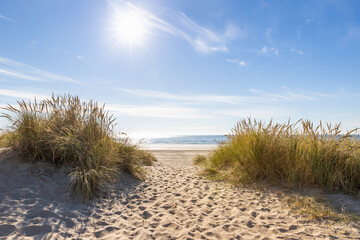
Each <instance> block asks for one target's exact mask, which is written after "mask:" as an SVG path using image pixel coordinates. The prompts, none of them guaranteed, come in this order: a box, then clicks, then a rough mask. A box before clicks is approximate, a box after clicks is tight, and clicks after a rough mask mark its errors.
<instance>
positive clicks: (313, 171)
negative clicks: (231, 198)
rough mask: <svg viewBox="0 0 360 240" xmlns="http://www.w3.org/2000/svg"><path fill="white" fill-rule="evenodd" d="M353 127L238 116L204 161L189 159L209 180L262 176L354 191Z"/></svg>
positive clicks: (357, 174)
mask: <svg viewBox="0 0 360 240" xmlns="http://www.w3.org/2000/svg"><path fill="white" fill-rule="evenodd" d="M356 131H357V129H354V130H352V131H349V132H347V133H345V134H341V131H340V124H336V125H331V124H326V126H323V124H322V123H321V122H320V124H319V125H317V126H315V125H314V124H313V123H312V122H310V121H308V120H299V121H298V122H297V123H295V124H292V123H290V122H288V123H285V124H278V123H276V124H274V123H272V122H270V123H269V124H265V123H264V122H261V121H260V122H259V121H256V120H252V119H250V118H249V119H244V120H242V121H240V122H238V123H237V124H236V126H235V127H234V128H233V129H232V132H231V134H229V135H228V140H227V141H226V142H224V143H223V144H220V145H219V147H218V149H217V150H216V151H214V152H213V153H212V154H211V155H210V156H208V157H207V158H206V159H205V160H204V159H200V158H199V157H198V158H197V159H196V160H195V162H196V161H197V162H198V164H199V165H202V166H203V167H204V172H205V173H206V174H208V175H209V176H210V177H211V178H213V179H226V180H230V181H232V182H236V183H251V182H257V181H268V182H271V183H278V182H281V183H288V184H291V185H294V186H295V185H296V186H320V187H322V188H325V189H327V190H332V191H342V192H345V193H348V194H359V191H360V142H359V139H358V137H357V136H355V135H353V134H355V133H356Z"/></svg>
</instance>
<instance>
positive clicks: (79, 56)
mask: <svg viewBox="0 0 360 240" xmlns="http://www.w3.org/2000/svg"><path fill="white" fill-rule="evenodd" d="M76 58H77V59H78V60H83V59H84V56H81V55H78V56H76Z"/></svg>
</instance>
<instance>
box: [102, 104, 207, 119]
mask: <svg viewBox="0 0 360 240" xmlns="http://www.w3.org/2000/svg"><path fill="white" fill-rule="evenodd" d="M106 109H107V110H109V111H111V112H113V113H114V114H115V115H124V116H134V117H151V118H176V119H200V118H211V117H212V116H210V115H208V114H206V113H204V112H203V111H202V110H200V109H196V108H188V107H177V106H166V105H155V106H149V105H117V104H107V105H106Z"/></svg>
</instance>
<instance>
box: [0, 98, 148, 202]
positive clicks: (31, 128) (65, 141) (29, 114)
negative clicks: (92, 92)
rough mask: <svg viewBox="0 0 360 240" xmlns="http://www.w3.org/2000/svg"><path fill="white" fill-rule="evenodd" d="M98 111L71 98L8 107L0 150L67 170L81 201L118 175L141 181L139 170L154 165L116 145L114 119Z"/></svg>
mask: <svg viewBox="0 0 360 240" xmlns="http://www.w3.org/2000/svg"><path fill="white" fill-rule="evenodd" d="M104 108H105V106H99V105H98V103H97V102H94V101H92V100H90V101H87V102H83V101H80V99H79V97H77V96H71V95H63V96H55V95H54V94H53V95H52V97H51V98H49V99H45V100H42V101H37V100H36V99H35V101H34V102H30V101H29V102H25V101H24V100H21V101H18V106H16V107H15V106H12V105H8V106H6V107H4V108H3V109H4V110H5V111H6V113H3V114H2V115H0V116H1V117H3V118H6V119H7V120H9V122H10V123H11V127H10V131H8V132H6V133H5V135H2V139H3V140H1V144H3V145H4V146H9V147H11V148H12V150H13V152H14V153H16V154H18V155H19V156H20V157H21V158H22V159H24V160H27V161H38V160H40V161H47V162H51V163H53V164H56V165H69V166H71V167H72V168H73V169H74V171H73V172H72V173H71V174H70V177H71V178H70V179H71V190H72V194H73V195H81V196H82V197H83V200H84V201H86V200H88V199H91V198H93V197H96V196H98V195H99V193H100V192H101V191H100V190H101V189H102V188H103V186H104V184H105V183H107V182H111V181H113V180H114V178H115V177H116V175H117V174H118V173H120V172H122V171H126V172H129V173H131V174H132V175H133V176H135V177H138V178H143V176H144V173H145V172H144V168H143V166H144V165H150V164H152V163H153V162H154V161H155V159H154V157H153V156H152V155H151V154H150V153H147V152H144V151H142V150H140V149H138V147H137V146H136V145H134V144H131V143H130V142H129V140H128V139H127V138H125V139H119V140H116V138H115V133H114V127H115V124H114V121H115V118H113V116H112V115H110V114H109V113H108V112H107V111H105V109H104Z"/></svg>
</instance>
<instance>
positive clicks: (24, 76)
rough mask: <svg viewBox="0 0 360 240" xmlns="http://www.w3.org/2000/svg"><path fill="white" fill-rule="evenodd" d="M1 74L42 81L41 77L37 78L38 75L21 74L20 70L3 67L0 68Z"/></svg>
mask: <svg viewBox="0 0 360 240" xmlns="http://www.w3.org/2000/svg"><path fill="white" fill-rule="evenodd" d="M0 75H3V76H7V77H12V78H20V79H26V80H31V81H41V80H40V79H39V78H36V77H32V76H28V75H24V74H21V73H18V72H14V71H10V70H7V69H1V68H0Z"/></svg>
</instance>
